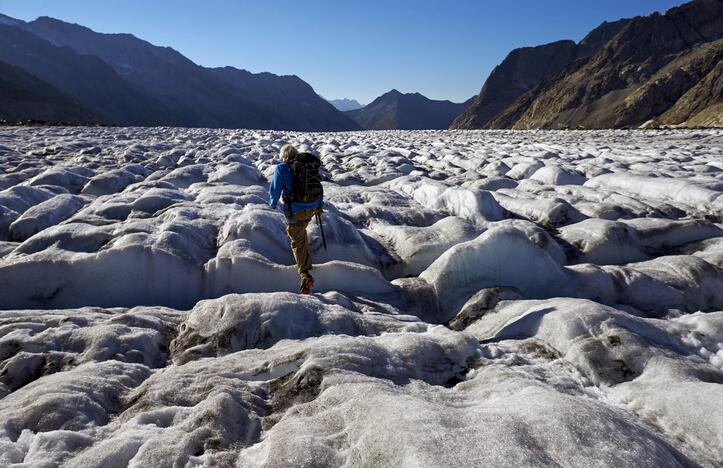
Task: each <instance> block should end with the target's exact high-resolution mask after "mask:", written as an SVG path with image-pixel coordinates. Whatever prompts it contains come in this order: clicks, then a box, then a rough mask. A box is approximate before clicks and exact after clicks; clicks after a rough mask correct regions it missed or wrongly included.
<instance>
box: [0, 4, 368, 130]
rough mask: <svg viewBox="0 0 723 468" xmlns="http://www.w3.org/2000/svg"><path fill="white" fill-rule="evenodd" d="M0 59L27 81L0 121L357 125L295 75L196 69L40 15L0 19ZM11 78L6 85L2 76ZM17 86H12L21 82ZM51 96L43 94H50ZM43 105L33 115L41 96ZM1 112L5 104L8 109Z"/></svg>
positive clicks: (173, 55)
mask: <svg viewBox="0 0 723 468" xmlns="http://www.w3.org/2000/svg"><path fill="white" fill-rule="evenodd" d="M0 62H2V65H3V66H4V67H14V68H13V70H15V69H20V70H22V71H23V72H25V73H26V74H29V75H32V77H34V79H35V80H34V84H33V86H34V87H35V88H38V86H40V83H42V85H43V89H44V93H43V94H42V95H40V96H35V95H33V96H32V99H29V100H28V102H27V106H25V108H24V112H19V111H20V110H21V109H23V105H22V102H20V100H22V99H23V96H24V95H27V93H26V94H16V95H13V96H12V98H13V99H14V100H15V102H13V106H14V107H13V109H15V110H14V111H13V112H12V113H11V112H9V111H6V110H5V109H6V105H5V103H6V101H5V99H6V98H5V97H4V96H3V97H2V99H3V101H2V102H0V104H3V105H2V108H1V110H0V119H6V120H13V119H17V118H18V116H21V117H22V118H30V119H38V120H46V121H69V122H76V123H84V122H87V121H89V120H91V121H93V122H96V123H102V124H111V125H173V126H186V127H229V128H268V129H287V130H319V131H320V130H356V129H359V126H358V125H357V124H356V123H355V122H354V121H353V120H351V119H350V118H349V117H347V116H345V115H344V114H343V113H342V112H340V111H338V110H337V109H335V108H334V106H332V105H331V104H329V103H328V102H327V101H326V100H324V99H323V98H321V97H320V96H319V95H317V94H316V93H315V92H314V90H313V89H312V88H311V86H309V85H308V84H307V83H305V82H304V81H303V80H301V79H300V78H298V77H296V76H277V75H273V74H271V73H258V74H255V73H249V72H247V71H245V70H239V69H236V68H232V67H225V68H205V67H202V66H199V65H196V64H195V63H193V62H192V61H191V60H189V59H188V58H186V57H184V56H183V55H181V54H180V53H178V52H176V51H175V50H173V49H171V48H169V47H158V46H155V45H153V44H150V43H148V42H146V41H143V40H141V39H138V38H136V37H135V36H132V35H130V34H101V33H97V32H95V31H92V30H90V29H88V28H85V27H83V26H79V25H75V24H69V23H65V22H62V21H59V20H55V19H52V18H46V17H41V18H38V19H37V20H35V21H32V22H27V23H26V22H23V21H19V20H15V19H13V18H9V17H7V16H0ZM9 79H12V78H9ZM18 85H22V84H21V83H20V84H18ZM51 90H52V91H51ZM51 95H52V96H55V98H53V99H54V101H53V102H54V104H53V106H48V107H47V108H45V109H43V110H42V112H39V111H38V110H37V106H35V105H34V102H35V101H37V99H38V98H40V97H41V96H43V97H42V98H43V99H51V97H50V96H51ZM8 108H9V107H8Z"/></svg>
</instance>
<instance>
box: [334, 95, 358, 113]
mask: <svg viewBox="0 0 723 468" xmlns="http://www.w3.org/2000/svg"><path fill="white" fill-rule="evenodd" d="M328 101H329V104H331V105H332V106H334V107H336V108H337V109H338V110H340V111H342V112H346V111H350V110H357V109H361V108H362V107H364V106H363V105H361V104H359V101H357V100H356V99H346V98H343V99H329V100H328Z"/></svg>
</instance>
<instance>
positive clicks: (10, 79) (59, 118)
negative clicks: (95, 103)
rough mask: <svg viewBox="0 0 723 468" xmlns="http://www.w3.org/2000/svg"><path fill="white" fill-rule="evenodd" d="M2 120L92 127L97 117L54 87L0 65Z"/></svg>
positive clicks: (8, 65)
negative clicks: (91, 124) (64, 123)
mask: <svg viewBox="0 0 723 468" xmlns="http://www.w3.org/2000/svg"><path fill="white" fill-rule="evenodd" d="M0 120H5V121H9V122H16V121H20V120H35V121H42V122H53V123H61V122H73V123H91V122H94V121H96V120H97V117H96V116H94V115H93V114H92V113H91V112H90V111H88V110H86V109H84V108H83V107H82V106H81V105H80V104H79V103H77V102H76V101H75V100H74V99H72V98H71V97H70V96H68V95H66V94H65V93H63V92H61V91H59V90H58V89H56V88H55V87H53V86H52V85H51V84H49V83H47V82H45V81H43V80H40V79H38V78H36V77H35V76H33V75H31V74H30V73H27V72H25V71H23V70H22V69H20V68H18V67H15V66H12V65H10V64H7V63H5V62H0Z"/></svg>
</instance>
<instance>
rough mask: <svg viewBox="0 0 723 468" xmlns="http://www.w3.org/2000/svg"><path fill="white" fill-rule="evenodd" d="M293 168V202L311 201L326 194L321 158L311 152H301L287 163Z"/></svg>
mask: <svg viewBox="0 0 723 468" xmlns="http://www.w3.org/2000/svg"><path fill="white" fill-rule="evenodd" d="M287 164H288V165H289V167H290V168H291V181H292V182H291V186H292V193H291V197H290V200H288V201H292V202H301V203H310V202H313V201H314V200H316V199H318V198H319V197H321V196H323V195H324V189H323V187H322V186H321V174H319V169H321V160H320V159H319V158H318V157H316V156H314V155H313V154H311V153H301V154H299V155H298V156H296V157H295V158H294V159H293V160H291V161H289V162H288V163H287Z"/></svg>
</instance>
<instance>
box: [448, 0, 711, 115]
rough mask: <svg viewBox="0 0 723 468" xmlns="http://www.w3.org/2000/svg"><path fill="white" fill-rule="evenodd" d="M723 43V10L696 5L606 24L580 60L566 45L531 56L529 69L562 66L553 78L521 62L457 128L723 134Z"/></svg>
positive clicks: (507, 65)
mask: <svg viewBox="0 0 723 468" xmlns="http://www.w3.org/2000/svg"><path fill="white" fill-rule="evenodd" d="M721 37H723V0H696V1H693V2H690V3H687V4H685V5H682V6H680V7H677V8H673V9H671V10H669V11H668V12H667V13H666V14H665V15H661V14H653V15H651V16H646V17H637V18H633V19H631V20H622V21H620V22H617V23H610V24H603V25H602V26H601V27H599V28H597V29H596V30H594V31H593V32H591V33H590V35H588V36H587V37H586V38H585V39H584V40H583V41H581V42H580V43H579V44H577V45H576V49H577V53H575V54H571V53H570V51H569V49H570V48H571V47H572V46H571V45H570V44H567V45H566V46H565V45H563V44H564V43H554V44H558V45H556V46H554V45H553V44H549V45H548V46H542V47H543V48H544V47H547V49H540V48H533V49H530V50H528V51H527V52H528V54H527V55H528V56H527V57H526V58H527V61H528V62H532V63H536V62H537V61H540V62H542V63H551V62H550V57H549V55H548V56H545V55H544V54H543V52H548V54H549V52H551V53H552V56H554V57H555V59H554V60H553V61H552V63H553V65H552V66H550V68H551V69H550V70H548V71H547V72H544V73H542V72H541V69H540V68H534V67H533V71H534V72H537V73H536V74H535V73H525V71H524V70H521V69H519V68H515V67H514V61H513V60H512V58H514V57H513V54H514V52H513V53H512V54H510V57H508V59H506V60H505V62H503V63H502V64H501V65H500V66H498V67H497V68H496V69H495V70H494V71H493V72H492V74H491V75H490V78H489V79H488V80H487V82H486V83H485V85H484V86H483V88H482V91H481V92H480V95H479V96H478V97H477V99H476V100H475V103H474V104H473V106H471V107H470V108H469V109H468V110H467V111H466V112H465V113H464V114H463V115H462V116H460V118H458V119H457V120H456V121H455V122H454V124H453V125H452V128H518V129H528V128H571V127H573V128H577V127H581V128H619V127H638V126H641V125H688V126H697V125H702V126H716V125H721V120H723V116H722V115H721V106H722V103H723V98H722V97H721V96H722V94H721V92H720V89H721V86H722V85H721V84H720V65H719V62H720V60H721V54H722V50H723V49H722V47H723V43H721V41H719V39H721ZM536 49H539V50H536ZM510 69H512V70H513V71H519V72H520V75H522V78H520V77H515V76H514V75H513V73H512V72H510V71H509V70H510ZM525 80H527V82H525ZM520 82H522V83H523V85H524V84H526V85H527V89H526V90H525V89H524V86H520V85H519V83H520ZM515 94H517V96H516V97H514V100H513V101H509V98H510V97H512V96H515ZM497 96H503V97H506V98H507V99H504V98H503V99H501V100H500V99H499V98H497Z"/></svg>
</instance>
